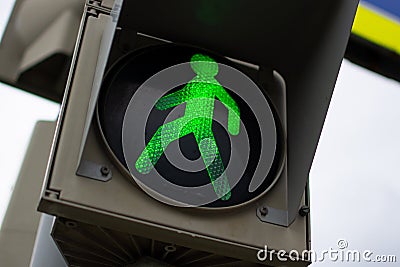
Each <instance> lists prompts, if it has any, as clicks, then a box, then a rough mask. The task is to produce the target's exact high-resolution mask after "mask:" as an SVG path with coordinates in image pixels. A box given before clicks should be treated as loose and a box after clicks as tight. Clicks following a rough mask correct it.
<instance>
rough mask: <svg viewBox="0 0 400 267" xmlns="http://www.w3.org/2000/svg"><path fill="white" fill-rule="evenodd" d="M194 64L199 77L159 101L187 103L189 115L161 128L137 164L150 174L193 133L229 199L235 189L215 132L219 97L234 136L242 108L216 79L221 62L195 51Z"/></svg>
mask: <svg viewBox="0 0 400 267" xmlns="http://www.w3.org/2000/svg"><path fill="white" fill-rule="evenodd" d="M190 64H191V67H192V69H193V71H194V72H195V73H196V74H197V76H196V77H195V78H194V79H193V80H191V81H190V82H189V83H188V84H187V85H186V86H185V87H183V88H182V89H180V90H179V91H177V92H174V93H171V94H168V95H166V96H164V97H162V98H160V99H159V100H158V102H157V103H156V108H157V109H159V110H166V109H169V108H172V107H175V106H178V105H180V104H182V103H186V109H185V115H184V116H183V117H181V118H178V119H176V120H174V121H171V122H169V123H166V124H164V125H162V126H160V128H158V130H157V131H156V133H155V134H154V136H153V137H152V138H151V140H150V142H149V143H148V144H147V146H146V148H145V149H144V151H143V152H142V154H141V155H140V157H139V158H138V159H137V161H136V165H135V166H136V169H137V171H138V172H140V173H143V174H147V173H149V172H150V171H151V170H152V169H153V168H154V165H155V164H156V163H157V161H158V159H159V158H160V157H161V155H162V154H163V153H164V151H165V149H166V147H167V146H168V145H169V144H170V143H171V142H173V141H175V140H177V139H179V138H181V137H183V136H185V135H188V134H191V133H192V134H193V135H194V137H195V139H196V142H197V145H198V147H199V150H200V154H201V157H202V158H203V162H204V164H205V166H206V168H207V172H208V176H209V177H210V180H211V183H212V185H213V188H214V191H215V193H216V194H217V196H218V197H219V198H220V199H222V200H228V199H229V198H230V197H231V188H230V185H229V182H228V178H227V176H226V174H225V167H224V164H223V162H222V159H221V156H220V153H219V150H218V146H217V143H216V142H215V138H214V134H213V132H212V121H213V113H214V102H215V98H218V99H219V100H220V101H221V102H222V103H223V104H224V105H225V107H226V108H227V109H228V131H229V133H230V134H232V135H237V134H239V130H240V111H239V107H238V105H237V104H236V102H235V100H233V98H232V97H231V96H230V95H229V94H228V93H227V92H226V91H225V89H224V88H223V87H222V86H221V85H220V84H219V82H218V81H217V80H216V79H215V78H214V77H215V76H216V75H217V74H218V64H217V63H216V62H215V61H214V60H213V59H212V58H210V57H208V56H206V55H202V54H195V55H194V56H193V57H192V59H191V62H190ZM217 179H218V180H217Z"/></svg>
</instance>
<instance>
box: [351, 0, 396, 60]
mask: <svg viewBox="0 0 400 267" xmlns="http://www.w3.org/2000/svg"><path fill="white" fill-rule="evenodd" d="M352 32H353V33H354V34H356V35H358V36H360V37H363V38H364V39H367V40H369V41H371V42H373V43H376V44H377V45H380V46H383V47H385V48H387V49H389V50H392V51H395V52H396V53H397V54H400V23H399V22H396V21H395V20H392V19H390V18H388V17H385V16H384V15H382V14H379V13H378V12H376V11H374V10H373V9H371V8H369V7H366V6H364V5H362V4H360V5H359V6H358V10H357V14H356V17H355V20H354V24H353V29H352Z"/></svg>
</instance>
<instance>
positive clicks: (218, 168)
mask: <svg viewBox="0 0 400 267" xmlns="http://www.w3.org/2000/svg"><path fill="white" fill-rule="evenodd" d="M195 137H196V141H197V144H198V146H199V150H200V154H201V157H202V158H203V161H204V164H205V165H206V168H207V172H208V176H209V177H210V179H211V183H212V185H213V188H214V191H215V193H216V194H217V196H218V197H219V198H220V199H221V200H228V199H229V198H230V197H231V188H230V185H229V181H228V177H227V176H226V174H225V166H224V163H223V162H222V158H221V155H220V154H219V150H218V146H217V143H216V142H215V138H214V136H213V135H212V134H211V135H203V134H201V133H199V134H196V133H195Z"/></svg>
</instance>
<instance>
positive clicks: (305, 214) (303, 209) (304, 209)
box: [299, 206, 310, 217]
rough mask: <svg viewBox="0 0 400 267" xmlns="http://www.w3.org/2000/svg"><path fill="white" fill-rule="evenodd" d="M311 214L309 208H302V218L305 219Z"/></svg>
mask: <svg viewBox="0 0 400 267" xmlns="http://www.w3.org/2000/svg"><path fill="white" fill-rule="evenodd" d="M309 213H310V207H309V206H302V207H301V208H300V210H299V214H300V216H301V217H305V216H307V215H308V214H309Z"/></svg>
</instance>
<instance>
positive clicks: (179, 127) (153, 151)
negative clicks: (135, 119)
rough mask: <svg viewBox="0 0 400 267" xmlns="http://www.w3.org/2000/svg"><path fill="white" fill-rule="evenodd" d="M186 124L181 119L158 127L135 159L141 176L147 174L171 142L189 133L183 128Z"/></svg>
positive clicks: (183, 119)
mask: <svg viewBox="0 0 400 267" xmlns="http://www.w3.org/2000/svg"><path fill="white" fill-rule="evenodd" d="M186 124H187V120H186V119H185V118H184V117H182V118H179V119H177V120H174V121H171V122H169V123H167V124H164V125H162V126H160V128H158V129H157V131H156V133H155V134H154V135H153V137H152V138H151V140H150V142H149V143H148V144H147V146H146V148H145V149H144V150H143V152H142V154H141V155H140V156H139V158H138V159H137V161H136V164H135V167H136V170H137V171H138V172H140V173H143V174H147V173H149V172H150V171H151V170H152V169H153V168H154V166H155V165H156V163H157V161H158V160H159V159H160V157H161V155H162V154H163V153H164V149H166V148H167V146H168V145H169V144H170V143H171V142H173V141H175V140H177V139H179V138H180V137H183V136H185V135H187V134H189V133H190V132H189V131H188V127H184V126H185V125H186Z"/></svg>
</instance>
